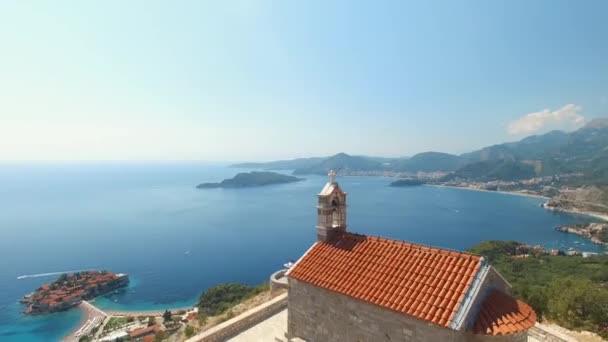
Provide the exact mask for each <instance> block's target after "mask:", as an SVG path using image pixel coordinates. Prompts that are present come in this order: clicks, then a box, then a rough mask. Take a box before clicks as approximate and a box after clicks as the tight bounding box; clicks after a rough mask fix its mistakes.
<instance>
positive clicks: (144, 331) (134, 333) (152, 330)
mask: <svg viewBox="0 0 608 342" xmlns="http://www.w3.org/2000/svg"><path fill="white" fill-rule="evenodd" d="M159 331H160V328H159V327H158V325H153V326H151V327H147V328H139V329H135V330H131V331H129V337H131V338H138V337H142V336H145V335H150V334H156V333H157V332H159Z"/></svg>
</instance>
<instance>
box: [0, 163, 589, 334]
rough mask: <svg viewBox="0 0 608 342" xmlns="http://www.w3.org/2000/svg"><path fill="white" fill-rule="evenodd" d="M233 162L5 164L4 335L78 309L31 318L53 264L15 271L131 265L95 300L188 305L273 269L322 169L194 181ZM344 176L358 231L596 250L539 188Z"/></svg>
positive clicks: (75, 317) (311, 217)
mask: <svg viewBox="0 0 608 342" xmlns="http://www.w3.org/2000/svg"><path fill="white" fill-rule="evenodd" d="M238 171H239V170H235V169H229V168H226V167H224V166H221V165H217V164H208V163H171V164H154V163H148V164H133V163H131V164H129V163H123V164H118V163H97V164H95V163H88V164H54V165H53V164H27V165H18V164H11V165H7V164H0V207H1V208H2V209H1V210H0V233H1V238H0V341H53V340H58V339H60V338H61V337H62V336H64V335H65V334H67V332H69V331H70V330H71V329H72V328H73V327H75V326H76V325H77V324H78V321H79V320H80V313H79V312H78V310H71V311H69V312H66V313H61V314H56V315H50V316H45V317H23V316H22V315H21V314H20V310H22V309H23V308H22V307H21V306H20V305H19V304H18V303H17V302H18V300H19V299H20V298H21V297H22V296H23V295H25V294H26V293H28V292H30V291H32V290H33V289H35V288H37V287H38V286H39V285H40V284H42V283H43V282H48V281H51V280H53V279H54V277H31V278H26V279H21V280H17V277H18V276H21V275H36V274H41V273H49V272H60V271H68V270H81V269H108V270H111V271H114V272H126V273H129V274H130V276H131V279H132V284H131V285H130V287H129V288H128V289H127V290H125V291H122V292H121V293H119V294H113V295H111V296H109V297H107V298H102V299H99V300H98V301H97V303H98V305H100V306H101V307H102V308H105V309H129V310H149V309H159V310H160V309H165V308H171V307H180V306H185V305H190V304H192V303H194V301H195V300H196V298H197V296H198V295H199V294H200V293H201V291H202V290H204V289H205V288H207V287H209V286H212V285H214V284H217V283H222V282H243V283H250V284H257V283H261V282H263V281H266V280H267V278H268V276H269V275H270V274H271V273H272V272H273V271H275V270H277V269H279V268H280V267H281V265H282V264H283V263H284V262H285V261H287V260H289V259H296V258H298V257H299V256H300V255H301V254H302V253H303V252H304V251H306V249H307V248H308V247H309V246H310V244H311V243H312V242H313V241H314V239H315V227H314V225H315V223H316V218H315V215H316V211H315V205H316V194H317V193H318V192H319V191H320V189H321V188H322V186H323V184H324V183H325V181H326V178H325V177H317V176H308V177H307V180H305V181H303V182H299V183H293V184H285V185H277V186H270V187H264V188H252V189H210V190H197V189H195V188H194V187H195V185H197V184H198V183H201V182H205V181H219V180H221V179H223V178H226V177H232V176H233V175H234V174H235V173H236V172H238ZM338 180H339V182H340V184H341V185H342V187H343V188H344V189H345V190H346V191H347V192H348V205H349V208H348V221H349V230H351V231H356V232H360V233H366V234H373V235H380V236H386V237H391V238H396V239H402V240H409V241H413V242H418V243H423V244H430V245H435V246H440V247H447V248H453V249H465V248H467V247H470V246H472V245H474V244H476V243H477V242H479V241H482V240H488V239H510V240H519V241H524V242H528V243H531V244H542V245H544V246H546V247H549V248H551V247H560V248H568V247H571V246H572V247H575V248H577V249H582V250H587V251H597V250H599V249H600V247H598V246H597V245H593V244H591V243H590V242H588V241H586V240H583V239H581V238H579V237H577V236H573V235H567V234H563V233H558V232H555V231H554V230H553V228H554V227H555V226H557V225H560V224H568V223H574V222H583V221H588V220H590V219H589V218H587V217H584V216H577V215H568V214H560V213H552V212H547V211H545V210H543V209H542V208H539V206H538V205H539V204H540V203H541V202H542V200H541V199H535V198H527V197H519V196H512V195H503V194H495V193H484V192H476V191H466V190H455V189H443V188H434V187H412V188H392V187H388V186H387V185H388V183H389V182H390V181H391V180H390V179H387V178H380V177H343V178H339V179H338Z"/></svg>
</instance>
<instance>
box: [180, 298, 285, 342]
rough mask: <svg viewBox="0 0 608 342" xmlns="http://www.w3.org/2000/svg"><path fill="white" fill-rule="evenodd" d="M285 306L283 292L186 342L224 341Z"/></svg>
mask: <svg viewBox="0 0 608 342" xmlns="http://www.w3.org/2000/svg"><path fill="white" fill-rule="evenodd" d="M286 307H287V293H284V294H282V295H280V296H278V297H276V298H274V299H272V300H270V301H268V302H266V303H264V304H262V305H258V306H256V307H255V308H253V309H250V310H248V311H245V312H243V313H242V314H240V315H238V316H236V317H234V318H231V319H229V320H227V321H226V322H223V323H221V324H219V325H216V326H215V327H213V328H211V329H209V330H206V331H203V332H202V333H200V334H198V335H196V336H193V337H191V338H189V339H188V340H186V342H216V341H217V342H219V341H225V340H227V339H229V338H231V337H234V336H236V335H238V334H239V333H241V332H243V331H245V330H247V329H249V328H250V327H252V326H254V325H256V324H258V323H260V322H262V321H263V320H265V319H267V318H269V317H271V316H273V315H274V314H276V313H278V312H280V311H281V310H283V309H285V308H286Z"/></svg>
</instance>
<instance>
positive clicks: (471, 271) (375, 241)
mask: <svg viewBox="0 0 608 342" xmlns="http://www.w3.org/2000/svg"><path fill="white" fill-rule="evenodd" d="M480 265H481V261H480V257H479V256H476V255H471V254H466V253H458V252H454V251H448V250H442V249H438V248H430V247H424V246H419V245H415V244H410V243H406V242H401V241H395V240H390V239H383V238H378V237H368V236H364V235H357V234H351V233H343V234H341V236H340V237H339V238H338V239H336V240H334V241H332V242H331V243H317V244H315V245H314V246H313V247H312V248H311V249H310V250H309V251H308V253H306V254H305V255H304V256H303V257H302V258H301V259H300V261H298V263H297V264H296V265H295V266H294V267H293V268H292V269H291V270H290V271H289V273H288V276H289V277H290V278H294V279H297V280H300V281H304V282H307V283H310V284H312V285H315V286H318V287H322V288H325V289H328V290H331V291H335V292H338V293H342V294H345V295H348V296H351V297H354V298H357V299H360V300H363V301H366V302H369V303H372V304H376V305H379V306H381V307H384V308H387V309H390V310H394V311H398V312H401V313H404V314H408V315H411V316H413V317H416V318H418V319H422V320H426V321H429V322H432V323H434V324H437V325H440V326H444V327H449V326H450V323H451V319H452V317H453V316H454V315H455V313H456V311H457V310H458V308H459V306H460V304H461V302H462V300H463V297H464V295H465V292H466V291H467V290H468V288H469V286H470V285H471V283H472V282H473V279H474V277H475V275H476V273H477V271H478V270H479V267H480Z"/></svg>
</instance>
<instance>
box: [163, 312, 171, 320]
mask: <svg viewBox="0 0 608 342" xmlns="http://www.w3.org/2000/svg"><path fill="white" fill-rule="evenodd" d="M171 316H172V315H171V311H169V310H165V312H164V313H163V319H164V321H165V322H168V321H170V320H171Z"/></svg>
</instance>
